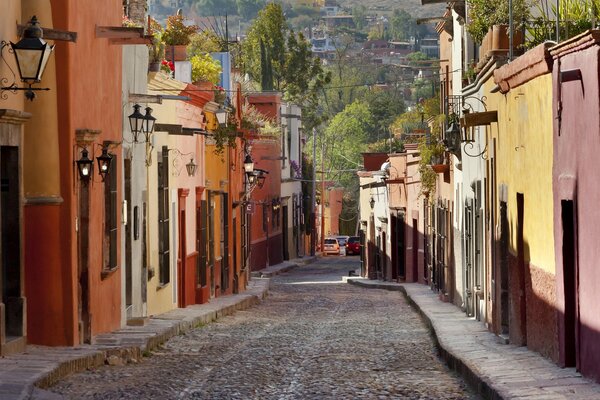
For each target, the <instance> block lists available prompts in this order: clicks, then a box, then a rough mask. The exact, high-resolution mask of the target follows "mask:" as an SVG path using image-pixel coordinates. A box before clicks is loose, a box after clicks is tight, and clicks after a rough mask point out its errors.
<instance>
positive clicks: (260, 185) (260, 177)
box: [256, 173, 267, 188]
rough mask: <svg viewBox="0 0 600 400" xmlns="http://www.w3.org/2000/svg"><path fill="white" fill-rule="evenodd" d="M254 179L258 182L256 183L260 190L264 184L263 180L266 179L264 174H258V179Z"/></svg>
mask: <svg viewBox="0 0 600 400" xmlns="http://www.w3.org/2000/svg"><path fill="white" fill-rule="evenodd" d="M256 179H257V180H258V183H257V185H258V187H259V188H262V187H263V185H264V184H265V179H267V177H266V176H265V175H264V174H262V173H259V174H258V177H257V178H256Z"/></svg>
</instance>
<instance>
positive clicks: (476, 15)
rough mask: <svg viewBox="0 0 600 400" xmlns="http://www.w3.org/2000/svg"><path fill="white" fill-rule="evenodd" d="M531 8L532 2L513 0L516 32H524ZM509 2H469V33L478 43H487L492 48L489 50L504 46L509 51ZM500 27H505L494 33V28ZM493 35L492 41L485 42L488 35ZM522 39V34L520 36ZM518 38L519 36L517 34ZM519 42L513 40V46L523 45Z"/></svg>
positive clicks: (505, 0) (481, 0)
mask: <svg viewBox="0 0 600 400" xmlns="http://www.w3.org/2000/svg"><path fill="white" fill-rule="evenodd" d="M530 6H531V1H530V0H513V1H512V7H513V21H514V23H515V26H516V29H515V31H520V32H522V27H523V25H524V23H525V21H526V20H527V19H528V18H529V14H530V12H529V10H530ZM508 15H509V13H508V0H499V1H494V2H492V1H489V0H469V14H468V19H467V31H468V32H469V34H470V35H471V37H472V38H473V41H475V42H476V43H479V44H481V43H486V42H487V44H488V45H489V46H491V48H490V49H489V50H493V48H494V46H500V47H502V46H504V48H503V49H508V36H507V29H506V26H507V25H508V22H509V21H508ZM494 25H498V26H502V25H504V26H505V27H504V28H502V27H497V28H496V32H495V33H494V32H493V31H494V29H493V26H494ZM488 32H490V33H489V34H490V35H492V39H491V40H490V41H486V40H484V38H485V36H486V35H487V34H488ZM494 35H495V37H494ZM520 37H521V38H522V34H521V36H520ZM515 38H517V34H515ZM517 42H518V40H514V39H513V45H514V46H515V47H516V46H518V45H520V44H521V43H522V39H521V43H517Z"/></svg>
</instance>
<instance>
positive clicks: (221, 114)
mask: <svg viewBox="0 0 600 400" xmlns="http://www.w3.org/2000/svg"><path fill="white" fill-rule="evenodd" d="M227 114H229V113H228V112H227V109H226V108H224V107H219V109H218V110H217V111H215V117H217V122H218V123H219V125H221V126H227Z"/></svg>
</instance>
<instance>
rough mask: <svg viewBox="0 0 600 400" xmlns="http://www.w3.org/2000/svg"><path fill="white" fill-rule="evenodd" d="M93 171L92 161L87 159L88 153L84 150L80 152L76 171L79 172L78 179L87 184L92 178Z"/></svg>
mask: <svg viewBox="0 0 600 400" xmlns="http://www.w3.org/2000/svg"><path fill="white" fill-rule="evenodd" d="M93 169H94V161H93V160H91V159H90V158H89V157H88V151H87V149H86V148H84V149H83V150H81V158H80V159H79V160H77V171H79V178H80V179H81V180H82V181H83V182H86V183H87V182H88V181H89V180H90V178H91V176H92V172H93Z"/></svg>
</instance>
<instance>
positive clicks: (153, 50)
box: [148, 18, 165, 72]
mask: <svg viewBox="0 0 600 400" xmlns="http://www.w3.org/2000/svg"><path fill="white" fill-rule="evenodd" d="M148 33H149V34H150V36H152V44H149V45H148V72H158V71H160V65H161V62H162V60H163V59H164V58H165V44H164V43H163V41H162V33H163V30H162V26H160V24H159V23H158V22H156V20H154V19H152V18H150V22H149V29H148Z"/></svg>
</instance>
